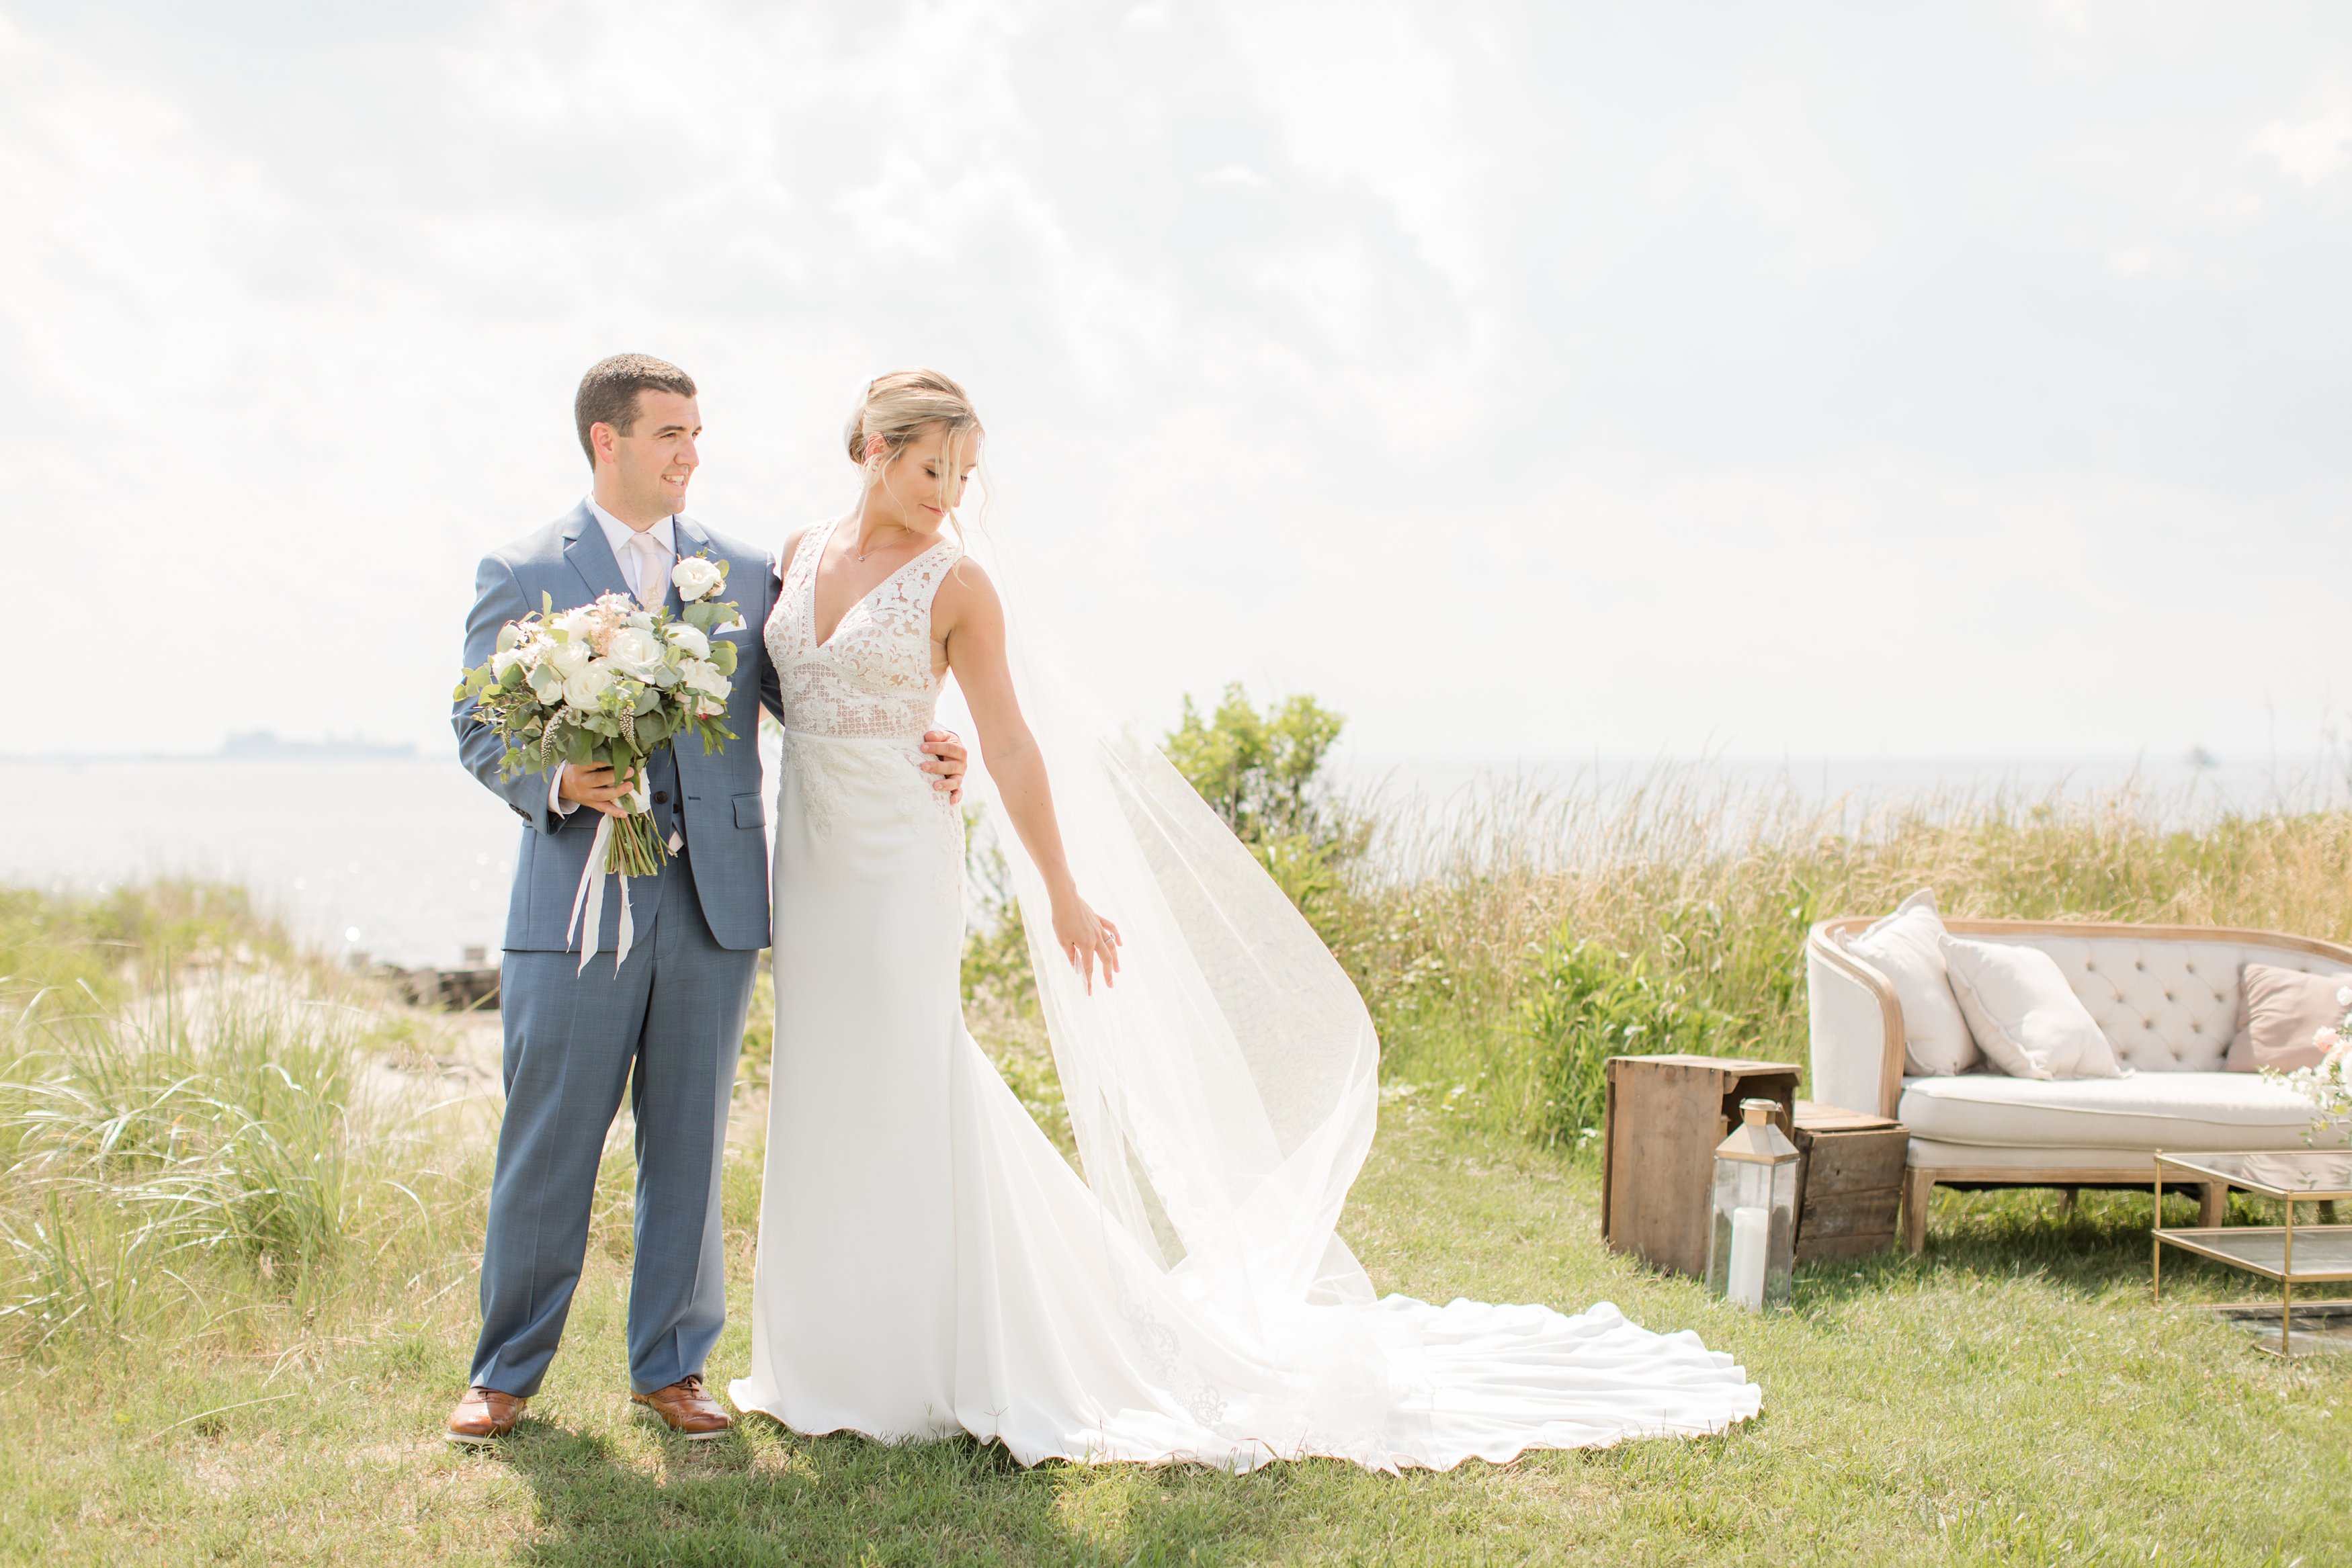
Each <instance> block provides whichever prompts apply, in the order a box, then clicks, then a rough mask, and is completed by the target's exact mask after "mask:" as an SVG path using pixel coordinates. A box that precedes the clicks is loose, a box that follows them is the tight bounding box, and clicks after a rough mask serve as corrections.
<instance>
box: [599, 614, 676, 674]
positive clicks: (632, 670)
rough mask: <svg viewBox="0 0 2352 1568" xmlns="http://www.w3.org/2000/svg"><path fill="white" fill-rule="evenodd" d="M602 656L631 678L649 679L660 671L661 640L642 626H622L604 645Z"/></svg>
mask: <svg viewBox="0 0 2352 1568" xmlns="http://www.w3.org/2000/svg"><path fill="white" fill-rule="evenodd" d="M604 657H605V658H606V659H607V660H608V661H610V663H611V664H612V665H613V667H614V669H616V670H618V671H620V672H621V674H625V675H627V676H628V677H630V678H631V679H632V680H639V681H650V680H652V679H653V678H654V677H655V676H656V674H661V673H662V670H663V667H664V666H663V663H662V645H661V640H660V639H659V638H657V637H656V636H655V635H654V634H653V632H652V631H651V630H650V629H649V628H647V627H644V626H624V627H622V628H621V629H620V630H619V631H618V632H614V633H613V640H612V641H611V642H610V643H606V644H605V645H604Z"/></svg>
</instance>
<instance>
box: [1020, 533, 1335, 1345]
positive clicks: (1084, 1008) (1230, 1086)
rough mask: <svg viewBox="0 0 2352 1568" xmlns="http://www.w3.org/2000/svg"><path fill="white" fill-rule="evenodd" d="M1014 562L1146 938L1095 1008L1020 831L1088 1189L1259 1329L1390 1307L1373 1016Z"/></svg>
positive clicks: (1039, 666) (1114, 899)
mask: <svg viewBox="0 0 2352 1568" xmlns="http://www.w3.org/2000/svg"><path fill="white" fill-rule="evenodd" d="M992 553H994V554H997V555H998V556H999V559H996V560H984V561H983V564H984V565H986V566H987V567H988V568H989V570H990V571H991V573H992V576H993V577H994V578H995V580H997V581H998V583H999V584H1000V591H1002V592H1003V593H1004V595H1005V597H1006V601H1007V608H1008V619H1009V621H1010V624H1011V628H1012V637H1013V644H1012V657H1013V679H1014V685H1015V689H1016V691H1017V692H1018V694H1019V695H1020V698H1021V704H1022V709H1023V712H1024V715H1025V716H1026V717H1027V719H1028V721H1029V725H1030V727H1031V729H1032V730H1033V731H1034V733H1035V735H1036V737H1037V740H1038V744H1039V746H1040V747H1042V748H1043V750H1044V753H1045V766H1046V769H1047V774H1048V777H1049V778H1050V779H1052V781H1053V789H1054V804H1055V812H1056V815H1057V817H1058V818H1059V821H1060V823H1061V828H1062V834H1063V838H1064V840H1065V841H1066V845H1067V848H1068V852H1069V857H1070V863H1071V866H1072V867H1073V868H1074V870H1075V871H1076V874H1077V877H1078V882H1079V887H1080V890H1081V892H1082V893H1083V894H1084V895H1085V896H1086V898H1087V901H1088V902H1089V903H1091V904H1093V905H1094V906H1095V907H1096V908H1097V910H1100V911H1102V912H1103V913H1104V914H1106V915H1110V916H1111V918H1113V919H1114V920H1116V921H1117V922H1118V926H1119V929H1120V932H1121V933H1122V935H1123V936H1124V937H1125V938H1126V946H1125V947H1124V949H1123V953H1122V957H1123V962H1124V967H1122V968H1121V970H1120V972H1119V977H1118V984H1117V985H1116V986H1115V987H1108V988H1107V987H1105V986H1103V985H1102V984H1101V983H1100V982H1099V981H1097V984H1096V987H1095V989H1094V994H1093V995H1092V996H1089V995H1087V991H1086V988H1085V987H1084V985H1083V984H1082V983H1081V981H1080V979H1079V977H1078V976H1077V975H1076V973H1075V972H1074V971H1073V970H1072V968H1071V967H1070V966H1069V964H1068V962H1067V961H1066V960H1065V959H1064V958H1062V957H1061V956H1059V955H1058V954H1056V953H1055V950H1054V946H1053V936H1052V933H1053V920H1052V915H1051V909H1050V905H1049V904H1048V902H1047V900H1046V895H1045V884H1044V882H1043V881H1042V879H1041V878H1040V877H1039V876H1038V873H1037V871H1036V868H1035V867H1034V865H1033V864H1032V863H1031V862H1030V861H1029V859H1028V857H1027V855H1026V854H1024V853H1023V852H1022V851H1021V847H1020V844H1019V842H1018V841H1017V839H1016V838H1015V837H1014V835H1013V834H1011V833H1009V832H1008V833H1005V834H1004V835H1003V839H1004V840H1005V845H1006V853H1007V856H1008V859H1009V860H1010V861H1011V863H1012V865H1013V877H1014V884H1015V887H1016V889H1017V891H1018V893H1019V895H1020V900H1021V907H1022V915H1023V919H1024V924H1025V925H1026V926H1027V929H1028V932H1029V940H1030V957H1031V962H1032V964H1033V965H1034V968H1035V970H1036V976H1037V989H1038V996H1039V999H1040V1001H1041V1002H1042V1004H1043V1007H1044V1010H1045V1020H1046V1028H1047V1030H1048V1032H1049V1034H1050V1035H1051V1037H1052V1040H1053V1046H1054V1061H1055V1068H1056V1069H1057V1070H1058V1071H1059V1072H1060V1074H1061V1078H1062V1086H1063V1092H1064V1094H1065V1096H1066V1099H1067V1101H1068V1104H1069V1111H1070V1124H1071V1128H1072V1130H1073V1132H1074V1133H1075V1134H1076V1140H1077V1145H1078V1153H1079V1157H1080V1159H1081V1160H1082V1161H1083V1162H1084V1165H1085V1167H1086V1176H1087V1183H1088V1185H1089V1186H1091V1187H1092V1188H1093V1189H1094V1191H1095V1193H1096V1195H1097V1197H1099V1198H1100V1199H1101V1201H1102V1202H1103V1203H1104V1204H1105V1205H1107V1206H1108V1207H1109V1208H1110V1210H1111V1211H1112V1212H1113V1213H1114V1214H1115V1215H1117V1216H1118V1219H1119V1220H1120V1221H1121V1223H1123V1224H1124V1225H1125V1226H1126V1228H1128V1230H1129V1232H1130V1233H1131V1234H1132V1235H1133V1237H1134V1238H1135V1239H1136V1240H1137V1241H1139V1243H1141V1244H1142V1245H1143V1247H1144V1248H1145V1249H1146V1250H1147V1251H1148V1252H1149V1253H1150V1255H1151V1256H1152V1257H1154V1258H1155V1259H1156V1260H1159V1262H1160V1264H1161V1265H1162V1267H1164V1268H1166V1269H1167V1270H1170V1271H1171V1273H1172V1274H1174V1275H1176V1276H1177V1277H1179V1278H1181V1280H1182V1281H1184V1282H1185V1286H1186V1290H1187V1292H1188V1294H1191V1295H1192V1296H1193V1297H1194V1299H1196V1300H1198V1301H1202V1302H1203V1303H1204V1304H1211V1305H1213V1306H1214V1307H1215V1308H1216V1309H1217V1310H1218V1311H1219V1312H1220V1314H1221V1315H1225V1314H1233V1315H1234V1320H1235V1321H1236V1322H1237V1324H1248V1323H1250V1322H1252V1321H1253V1318H1254V1316H1255V1314H1256V1313H1257V1312H1258V1311H1259V1310H1260V1309H1262V1308H1263V1307H1265V1306H1266V1305H1269V1304H1272V1303H1275V1302H1282V1303H1297V1304H1307V1303H1313V1304H1320V1305H1338V1304H1340V1303H1363V1302H1369V1301H1370V1300H1371V1285H1370V1281H1368V1280H1367V1279H1366V1278H1365V1276H1364V1272H1363V1270H1361V1269H1360V1267H1358V1265H1357V1263H1356V1260H1355V1258H1354V1257H1353V1255H1351V1254H1350V1253H1349V1250H1348V1249H1347V1247H1346V1246H1345V1245H1344V1244H1343V1243H1342V1242H1341V1241H1340V1240H1339V1238H1338V1235H1337V1225H1338V1222H1339V1209H1340V1206H1341V1204H1342V1203H1343V1202H1344V1201H1345V1199H1346V1197H1347V1194H1348V1189H1349V1186H1351V1185H1352V1184H1353V1183H1354V1181H1355V1178H1356V1175H1357V1172H1358V1171H1359V1169H1360V1167H1361V1166H1362V1165H1363V1161H1364V1155H1365V1154H1366V1152H1367V1151H1368V1150H1369V1149H1370V1145H1371V1139H1372V1132H1373V1126H1374V1123H1375V1120H1376V1106H1377V1102H1378V1072H1379V1061H1380V1044H1379V1040H1378V1039H1377V1038H1376V1037H1375V1035H1374V1033H1373V1030H1372V1020H1371V1018H1370V1015H1369V1014H1368V1013H1367V1012H1366V1011H1365V1009H1364V1004H1363V1000H1362V998H1360V996H1359V995H1358V994H1357V991H1356V988H1355V986H1354V985H1353V983H1352V982H1350V981H1349V978H1348V976H1347V973H1346V972H1345V971H1344V970H1343V969H1341V968H1340V967H1339V962H1338V961H1337V960H1336V959H1335V958H1333V957H1332V956H1331V953H1330V951H1329V949H1328V948H1327V947H1326V946H1324V945H1323V942H1322V940H1321V939H1320V938H1319V937H1318V936H1316V935H1315V932H1314V930H1313V929H1312V928H1311V927H1310V926H1309V925H1307V922H1306V920H1305V919H1304V918H1302V917H1301V916H1300V915H1299V913H1298V911H1297V909H1296V908H1294V907H1293V906H1292V905H1291V903H1290V901H1289V900H1288V899H1287V898H1286V897H1285V896H1284V895H1283V893H1282V891H1281V889H1279V888H1278V887H1276V885H1275V883H1274V881H1273V879H1272V878H1270V877H1269V876H1267V875H1266V873H1265V869H1264V868H1263V867H1261V866H1260V865H1259V864H1258V862H1256V860H1255V858H1254V857H1252V855H1251V854H1250V852H1249V851H1248V850H1247V849H1245V848H1244V847H1243V845H1242V844H1241V842H1240V841H1238V840H1237V839H1235V838H1234V835H1233V832H1232V831H1230V830H1229V829H1228V828H1227V827H1226V826H1225V824H1224V822H1223V820H1222V819H1221V818H1219V817H1218V816H1217V814H1216V812H1215V811H1213V810H1211V809H1210V807H1209V806H1208V804H1207V803H1206V802H1205V801H1203V800H1202V799H1201V797H1200V795H1199V794H1198V793H1196V792H1195V791H1194V790H1193V789H1192V786H1191V785H1190V784H1189V783H1187V782H1186V781H1185V780H1184V778H1183V776H1182V775H1181V774H1179V773H1178V772H1177V771H1176V769H1175V768H1174V767H1173V766H1171V764H1170V762H1169V761H1168V759H1167V758H1166V757H1165V756H1163V755H1161V753H1160V749H1159V748H1158V747H1156V746H1154V745H1152V744H1151V743H1150V742H1149V741H1148V740H1144V739H1142V738H1140V737H1137V736H1136V735H1134V734H1133V733H1132V732H1131V731H1129V730H1123V729H1118V728H1113V727H1109V726H1108V725H1107V724H1106V723H1104V722H1103V721H1101V720H1100V719H1099V718H1096V717H1093V716H1092V708H1091V705H1090V704H1089V702H1088V700H1087V698H1086V697H1085V696H1084V695H1081V694H1079V693H1078V692H1076V690H1074V689H1073V685H1072V683H1071V682H1070V681H1069V680H1068V679H1067V678H1066V675H1065V674H1064V673H1063V672H1064V671H1065V670H1066V669H1069V668H1072V667H1074V666H1069V665H1066V664H1057V663H1056V662H1055V661H1053V660H1052V659H1051V658H1049V657H1045V656H1041V652H1040V651H1041V646H1042V644H1041V642H1040V639H1039V636H1038V632H1037V629H1036V628H1035V627H1034V625H1032V624H1031V623H1029V622H1026V621H1025V620H1024V612H1027V610H1028V607H1027V606H1026V605H1025V604H1024V605H1022V606H1021V607H1020V609H1019V610H1017V611H1016V610H1015V609H1014V608H1013V604H1014V601H1015V599H1016V598H1017V597H1019V596H1018V595H1017V593H1016V591H1015V590H1014V588H1013V587H1012V586H1009V585H1006V583H1005V578H1006V571H1005V569H1004V566H1003V561H1002V559H1001V552H992Z"/></svg>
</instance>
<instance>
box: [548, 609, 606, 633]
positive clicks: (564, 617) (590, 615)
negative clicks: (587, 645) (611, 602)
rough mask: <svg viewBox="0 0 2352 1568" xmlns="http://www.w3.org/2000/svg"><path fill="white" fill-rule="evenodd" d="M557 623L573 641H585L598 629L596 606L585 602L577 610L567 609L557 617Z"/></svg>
mask: <svg viewBox="0 0 2352 1568" xmlns="http://www.w3.org/2000/svg"><path fill="white" fill-rule="evenodd" d="M555 624H556V626H557V627H558V628H559V629H560V630H561V631H562V632H563V634H564V635H565V636H566V637H569V638H571V639H572V641H574V642H582V641H584V640H586V638H587V637H588V635H589V634H590V633H591V632H594V631H595V630H596V607H595V606H594V605H593V604H583V605H582V606H581V607H580V608H579V609H577V610H567V611H565V612H563V613H562V614H561V615H559V616H557V617H556V618H555Z"/></svg>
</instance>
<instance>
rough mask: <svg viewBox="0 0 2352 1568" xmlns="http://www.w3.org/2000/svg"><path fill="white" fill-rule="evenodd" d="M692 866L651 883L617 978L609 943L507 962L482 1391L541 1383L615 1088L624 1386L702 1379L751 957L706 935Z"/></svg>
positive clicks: (513, 1390)
mask: <svg viewBox="0 0 2352 1568" xmlns="http://www.w3.org/2000/svg"><path fill="white" fill-rule="evenodd" d="M689 860H690V856H689V855H688V854H681V855H679V856H678V857H677V858H676V859H674V860H672V861H671V862H669V863H668V865H667V866H666V867H664V868H663V870H662V872H661V873H660V875H659V877H658V878H657V879H656V880H657V881H658V882H659V883H660V887H659V888H658V890H657V892H658V897H657V898H656V899H654V900H649V901H647V902H650V903H652V904H654V906H655V908H656V910H657V911H658V913H657V915H656V918H655V919H654V920H653V922H652V929H651V930H650V931H645V932H643V933H641V935H640V936H638V937H637V939H636V942H635V946H633V947H632V948H631V950H630V953H629V957H628V961H627V962H626V963H625V964H623V965H621V966H620V967H619V972H618V973H617V974H616V973H614V964H613V952H612V948H611V946H609V945H607V946H606V947H605V949H604V952H602V953H599V954H597V955H595V956H593V957H592V958H590V959H589V960H588V968H587V972H586V973H585V974H579V973H576V972H575V971H576V970H577V969H578V967H579V964H580V956H579V954H578V953H576V952H574V953H549V952H515V951H509V952H508V953H507V955H506V962H505V967H503V969H502V970H501V971H500V974H499V1007H500V1009H501V1013H502V1015H503V1021H504V1023H505V1029H506V1062H505V1067H506V1071H505V1076H506V1092H507V1113H506V1120H505V1122H504V1123H503V1124H501V1126H500V1127H499V1151H498V1166H497V1169H496V1174H495V1175H494V1176H492V1177H491V1181H490V1217H489V1233H488V1236H487V1237H485V1238H484V1240H483V1246H482V1337H481V1341H480V1343H479V1345H478V1347H477V1349H476V1350H475V1353H474V1369H473V1376H472V1381H473V1382H474V1383H476V1384H478V1385H483V1386H486V1387H489V1388H495V1389H498V1390H499V1391H500V1392H502V1393H506V1394H517V1395H530V1394H535V1393H537V1392H538V1391H539V1385H540V1382H541V1379H542V1378H543V1377H545V1376H546V1375H547V1365H548V1363H549V1361H550V1360H551V1359H552V1358H553V1356H554V1354H555V1347H556V1343H557V1342H558V1341H559V1340H560V1339H561V1338H562V1334H563V1322H564V1319H565V1317H566V1316H567V1315H569V1313H570V1312H571V1308H572V1291H574V1290H575V1289H576V1288H577V1287H578V1285H579V1283H580V1268H581V1263H582V1260H583V1258H584V1257H585V1255H586V1251H587V1246H588V1220H589V1214H590V1209H591V1206H592V1203H593V1198H594V1197H595V1188H596V1166H597V1163H598V1161H599V1159H600V1157H601V1156H602V1155H603V1153H604V1135H605V1134H606V1132H607V1131H608V1130H609V1129H610V1128H611V1126H612V1124H613V1118H614V1115H615V1114H616V1113H618V1112H619V1110H620V1105H621V1094H622V1092H623V1090H624V1089H625V1090H627V1092H628V1093H629V1103H630V1108H631V1110H632V1111H633V1112H634V1113H635V1120H636V1153H637V1201H636V1265H635V1273H634V1275H633V1277H632V1279H631V1281H630V1285H629V1382H630V1385H631V1386H632V1387H633V1388H634V1389H635V1391H636V1392H638V1393H640V1394H644V1393H650V1392H652V1391H653V1390H655V1389H656V1388H662V1387H666V1386H667V1385H670V1384H673V1383H676V1382H677V1380H678V1379H680V1378H682V1377H685V1376H687V1375H689V1374H692V1373H699V1372H701V1371H702V1369H703V1361H704V1358H705V1357H707V1356H708V1355H709V1354H710V1347H711V1345H712V1344H714V1343H717V1341H718V1338H719V1330H720V1329H721V1328H722V1327H724V1326H725V1323H726V1321H727V1271H726V1266H725V1260H724V1257H723V1255H722V1251H721V1245H720V1229H719V1175H720V1165H721V1156H722V1155H723V1154H724V1153H725V1149H726V1143H727V1110H728V1099H729V1095H730V1092H731V1091H732V1089H733V1087H734V1083H735V1059H736V1056H737V1054H738V1053H739V1051H740V1048H741V1044H742V1039H743V1016H744V1013H745V1011H746V1009H749V1007H750V1006H751V982H752V978H753V975H754V972H755V969H756V967H757V964H758V960H759V954H758V953H757V952H755V951H751V950H750V949H730V948H726V947H722V946H719V943H718V941H717V940H716V939H715V938H714V937H713V936H711V933H710V926H709V923H708V922H707V921H706V920H705V919H704V918H703V913H702V905H701V900H700V899H699V898H698V896H697V894H696V891H695V886H694V868H693V866H692V865H691V864H690V863H689ZM632 880H633V883H634V882H635V879H632ZM633 891H634V889H633Z"/></svg>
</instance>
